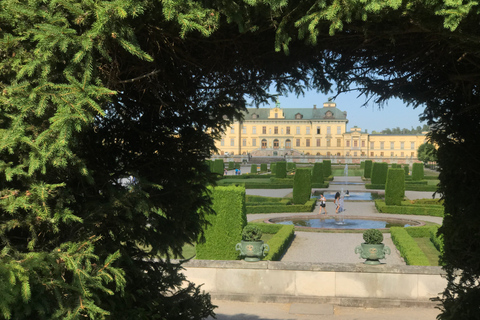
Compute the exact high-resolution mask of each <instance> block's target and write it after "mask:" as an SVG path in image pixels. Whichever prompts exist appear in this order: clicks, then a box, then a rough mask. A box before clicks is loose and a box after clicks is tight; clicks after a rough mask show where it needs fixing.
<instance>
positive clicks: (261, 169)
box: [260, 163, 268, 172]
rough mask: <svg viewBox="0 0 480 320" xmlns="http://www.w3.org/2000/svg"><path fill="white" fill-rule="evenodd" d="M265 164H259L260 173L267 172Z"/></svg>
mask: <svg viewBox="0 0 480 320" xmlns="http://www.w3.org/2000/svg"><path fill="white" fill-rule="evenodd" d="M267 171H268V169H267V164H266V163H261V164H260V172H267Z"/></svg>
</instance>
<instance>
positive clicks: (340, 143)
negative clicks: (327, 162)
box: [337, 139, 342, 147]
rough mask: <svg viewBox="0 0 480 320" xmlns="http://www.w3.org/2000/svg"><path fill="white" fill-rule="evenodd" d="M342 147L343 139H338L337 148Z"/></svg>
mask: <svg viewBox="0 0 480 320" xmlns="http://www.w3.org/2000/svg"><path fill="white" fill-rule="evenodd" d="M341 146H342V139H337V147H341Z"/></svg>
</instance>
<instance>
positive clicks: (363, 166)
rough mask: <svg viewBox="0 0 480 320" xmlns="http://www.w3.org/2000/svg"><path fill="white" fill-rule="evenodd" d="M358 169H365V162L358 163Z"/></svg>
mask: <svg viewBox="0 0 480 320" xmlns="http://www.w3.org/2000/svg"><path fill="white" fill-rule="evenodd" d="M360 169H365V161H361V162H360Z"/></svg>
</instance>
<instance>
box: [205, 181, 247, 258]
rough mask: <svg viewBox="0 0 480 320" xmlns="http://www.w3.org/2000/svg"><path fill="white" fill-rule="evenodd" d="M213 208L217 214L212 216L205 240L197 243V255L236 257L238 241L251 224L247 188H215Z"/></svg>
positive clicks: (213, 191)
mask: <svg viewBox="0 0 480 320" xmlns="http://www.w3.org/2000/svg"><path fill="white" fill-rule="evenodd" d="M211 190H212V209H213V210H214V211H215V213H216V215H210V216H208V222H209V223H210V225H209V226H208V227H207V228H206V229H205V232H204V233H205V241H199V242H198V243H197V246H196V251H197V256H196V258H197V259H206V260H235V259H237V257H238V252H236V251H235V245H236V244H237V243H238V242H240V240H242V231H243V228H244V226H245V225H246V224H247V218H246V213H245V189H244V188H242V187H216V188H212V189H211Z"/></svg>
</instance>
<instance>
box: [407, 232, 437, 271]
mask: <svg viewBox="0 0 480 320" xmlns="http://www.w3.org/2000/svg"><path fill="white" fill-rule="evenodd" d="M413 240H415V242H416V243H417V244H418V246H419V247H420V249H422V251H423V252H424V253H425V255H426V256H427V258H428V261H429V262H430V265H431V266H438V260H439V257H440V252H438V250H437V248H435V246H434V245H433V243H432V242H431V241H430V239H429V238H426V237H425V238H413Z"/></svg>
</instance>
